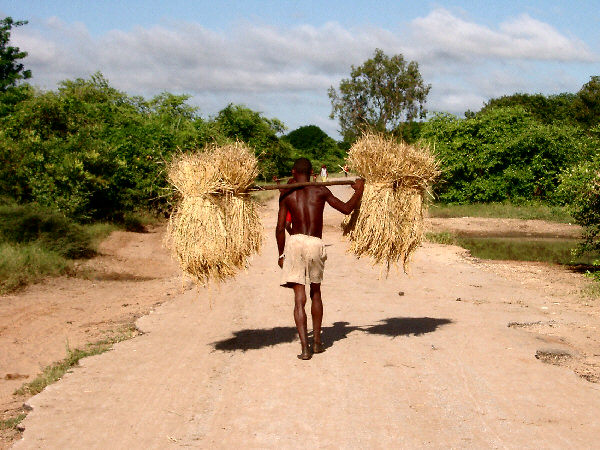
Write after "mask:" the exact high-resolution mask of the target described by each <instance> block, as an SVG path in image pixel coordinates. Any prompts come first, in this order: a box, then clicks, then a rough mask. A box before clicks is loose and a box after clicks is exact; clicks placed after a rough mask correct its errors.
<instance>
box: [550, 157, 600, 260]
mask: <svg viewBox="0 0 600 450" xmlns="http://www.w3.org/2000/svg"><path fill="white" fill-rule="evenodd" d="M560 180H561V184H560V186H559V189H558V193H557V197H558V198H559V199H561V200H562V201H563V202H564V203H565V204H567V206H568V209H569V211H570V212H571V214H572V216H573V217H574V219H575V221H576V222H577V223H578V224H579V225H581V226H583V227H584V233H583V242H582V243H581V245H580V246H579V253H583V252H592V251H599V250H600V155H599V156H597V157H596V158H594V159H593V160H591V161H587V162H583V163H580V164H578V165H576V166H574V167H572V168H570V169H568V170H566V171H564V172H563V173H562V174H561V177H560Z"/></svg>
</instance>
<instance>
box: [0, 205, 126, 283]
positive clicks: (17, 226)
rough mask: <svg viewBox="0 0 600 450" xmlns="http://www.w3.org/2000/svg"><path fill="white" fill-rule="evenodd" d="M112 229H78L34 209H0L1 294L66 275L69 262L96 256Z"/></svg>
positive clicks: (101, 226)
mask: <svg viewBox="0 0 600 450" xmlns="http://www.w3.org/2000/svg"><path fill="white" fill-rule="evenodd" d="M115 229H117V227H116V226H115V225H112V224H103V223H97V224H92V225H78V224H76V223H74V222H73V221H71V220H69V219H68V218H66V217H65V216H63V215H62V214H61V213H59V212H57V211H53V210H50V209H47V208H41V207H39V206H37V205H16V204H8V205H7V204H5V205H0V294H5V293H8V292H11V291H14V290H16V289H18V288H20V287H23V286H26V285H27V284H31V283H35V282H37V281H40V280H41V279H43V278H44V277H46V276H56V275H61V274H64V273H68V272H69V270H70V269H71V268H72V262H73V260H74V259H78V258H89V257H91V256H93V255H95V254H96V250H97V248H98V245H99V243H100V242H101V241H102V239H104V238H105V237H106V236H108V235H109V234H110V232H111V231H113V230H115Z"/></svg>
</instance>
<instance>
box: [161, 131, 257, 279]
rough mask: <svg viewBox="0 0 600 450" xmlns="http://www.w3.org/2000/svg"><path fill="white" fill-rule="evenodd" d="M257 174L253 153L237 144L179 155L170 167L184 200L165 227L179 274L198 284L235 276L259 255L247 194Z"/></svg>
mask: <svg viewBox="0 0 600 450" xmlns="http://www.w3.org/2000/svg"><path fill="white" fill-rule="evenodd" d="M257 175H258V166H257V160H256V157H255V156H254V152H252V150H250V149H249V148H248V147H247V146H246V145H245V144H243V143H241V142H236V143H234V144H228V145H225V146H220V147H219V146H212V147H208V148H206V149H205V150H204V151H203V152H196V153H183V154H180V155H178V156H177V157H175V158H173V160H172V162H171V163H170V165H169V168H168V177H169V181H170V182H171V184H172V185H173V187H174V188H175V190H176V191H177V192H178V193H179V194H180V195H181V197H182V199H181V201H180V203H179V204H178V205H177V207H176V208H175V210H174V211H173V214H172V215H171V218H170V220H169V226H168V229H167V237H166V240H167V244H168V245H169V247H170V248H171V249H172V251H173V253H174V255H175V257H176V258H177V260H178V261H179V264H180V266H181V268H182V270H183V271H184V272H186V273H188V274H189V275H191V276H192V277H194V278H195V280H196V281H197V282H199V283H200V284H202V285H206V284H207V283H208V282H209V281H210V280H214V281H222V280H224V279H226V278H229V277H233V276H234V275H235V274H236V273H237V272H238V271H239V270H240V269H244V268H246V267H247V265H248V257H249V256H251V255H252V254H254V253H257V252H259V251H260V246H261V242H262V226H261V224H260V219H259V217H258V214H257V205H256V203H255V201H254V200H253V199H252V198H251V197H250V196H249V195H247V194H246V192H247V190H248V188H249V187H250V186H251V185H252V184H253V183H254V179H255V178H256V176H257Z"/></svg>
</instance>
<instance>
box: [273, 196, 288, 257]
mask: <svg viewBox="0 0 600 450" xmlns="http://www.w3.org/2000/svg"><path fill="white" fill-rule="evenodd" d="M287 212H288V209H287V206H286V205H285V201H283V200H281V198H280V199H279V213H277V226H276V227H275V239H276V240H277V250H279V259H278V261H277V264H279V267H283V258H281V255H283V250H284V248H285V218H286V216H287Z"/></svg>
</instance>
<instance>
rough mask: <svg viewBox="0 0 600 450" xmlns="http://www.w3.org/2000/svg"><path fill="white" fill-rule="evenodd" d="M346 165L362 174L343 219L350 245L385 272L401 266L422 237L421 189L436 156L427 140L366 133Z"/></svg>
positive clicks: (436, 171) (428, 180)
mask: <svg viewBox="0 0 600 450" xmlns="http://www.w3.org/2000/svg"><path fill="white" fill-rule="evenodd" d="M348 165H349V166H350V168H351V169H352V170H353V171H355V172H356V173H357V174H358V175H359V176H360V177H362V178H364V179H365V191H364V194H363V198H362V202H361V205H360V207H359V208H357V209H356V210H354V212H353V213H352V214H351V216H350V217H349V218H347V219H346V220H345V221H344V223H343V224H342V228H343V230H344V234H346V235H348V236H349V238H350V241H351V243H350V250H351V251H352V252H353V253H354V254H355V255H356V256H358V257H361V256H363V255H368V256H371V257H372V258H373V259H374V261H375V263H377V264H383V265H384V268H385V270H386V273H387V272H388V271H389V269H390V266H391V265H395V264H397V263H398V262H401V263H402V266H403V268H404V271H406V270H407V268H408V263H409V261H410V257H411V255H412V253H413V252H414V251H415V249H416V248H417V247H418V246H419V245H420V244H421V242H422V241H423V234H424V227H423V209H424V197H425V192H426V191H427V189H428V187H429V185H430V184H431V182H432V181H433V180H434V179H435V178H436V177H437V176H438V175H439V174H440V171H439V167H438V164H437V161H436V160H435V157H434V156H433V154H432V152H431V151H430V149H429V147H427V146H424V145H418V146H417V145H409V144H406V143H404V142H397V141H396V140H394V139H392V138H389V137H386V136H383V135H381V134H375V133H367V134H365V135H363V136H362V137H361V138H360V139H359V140H358V141H356V143H355V144H354V145H353V146H352V148H351V149H350V152H349V153H348Z"/></svg>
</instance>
